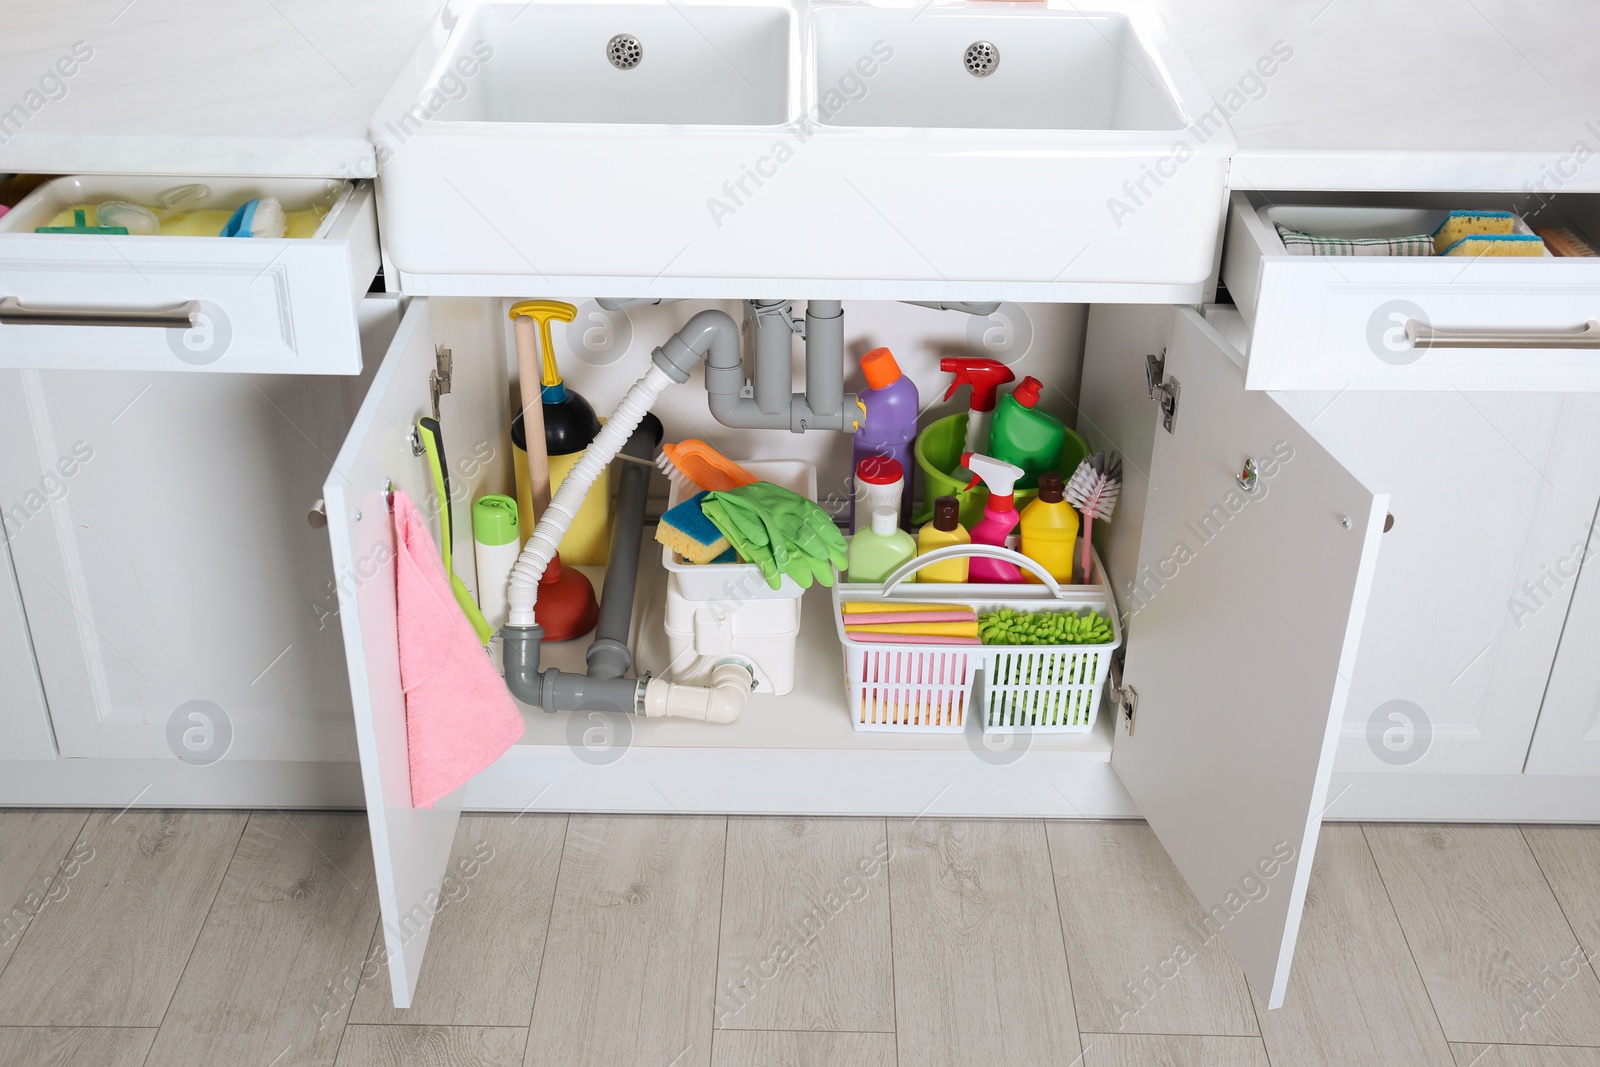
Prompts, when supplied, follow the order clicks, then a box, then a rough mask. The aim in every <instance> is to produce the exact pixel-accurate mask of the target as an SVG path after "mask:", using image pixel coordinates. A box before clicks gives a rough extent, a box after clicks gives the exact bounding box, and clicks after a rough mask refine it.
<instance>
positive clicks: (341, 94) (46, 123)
mask: <svg viewBox="0 0 1600 1067" xmlns="http://www.w3.org/2000/svg"><path fill="white" fill-rule="evenodd" d="M440 7H441V4H440V0H331V2H330V0H207V2H199V3H197V2H195V0H83V2H74V3H71V4H64V3H61V2H60V0H7V2H6V4H5V13H4V16H3V18H0V142H3V143H0V171H10V172H19V173H24V172H34V173H38V172H43V173H68V174H81V173H96V172H98V173H102V174H106V173H110V174H115V173H153V174H194V175H203V174H219V175H220V174H233V175H247V176H253V175H267V176H305V177H352V178H354V177H371V176H372V175H373V174H374V173H376V171H375V164H374V161H373V158H372V146H371V144H370V141H369V138H368V135H367V123H368V120H369V119H370V118H371V116H372V114H373V112H375V111H376V110H377V109H378V102H379V101H380V100H381V99H382V98H383V94H384V93H386V92H388V90H389V87H390V86H391V85H392V84H394V80H395V76H396V75H397V74H398V72H399V70H400V68H401V66H402V65H403V64H404V62H405V60H406V57H407V56H409V55H410V54H411V52H412V51H413V50H414V49H415V48H416V45H417V42H418V41H420V40H421V39H422V34H423V29H424V27H425V26H426V24H427V21H428V19H429V18H432V17H433V16H434V14H435V13H436V12H438V11H439V9H440ZM77 42H83V44H84V45H87V47H88V48H89V49H91V50H92V55H91V56H90V58H89V59H88V60H87V61H85V62H82V63H81V64H78V65H77V67H76V70H75V71H74V73H73V74H72V76H71V77H67V78H60V75H59V73H57V72H56V68H55V65H56V63H57V62H58V61H59V60H61V59H62V58H63V57H70V56H72V54H73V46H74V44H75V43H77ZM80 54H82V50H81V46H80ZM71 66H72V64H71V63H70V62H69V63H68V67H71ZM56 78H59V81H52V82H51V83H50V84H46V85H44V86H41V84H40V82H41V79H56ZM57 85H64V87H65V95H61V90H60V89H59V88H56V86H57ZM30 91H31V92H35V93H38V94H39V95H37V96H35V97H33V98H32V102H33V103H35V104H41V103H42V106H39V107H38V108H37V110H36V111H35V112H33V113H32V114H30V115H28V117H27V119H26V121H25V122H24V123H23V124H22V126H21V129H20V130H16V128H15V126H14V125H12V126H8V125H6V115H7V114H8V111H9V109H11V108H12V106H13V105H16V104H22V105H24V106H26V104H27V103H28V102H29V101H28V99H27V94H28V93H29V92H30ZM52 94H53V95H56V96H58V97H59V98H58V99H46V97H47V96H48V95H52ZM9 113H10V114H12V115H13V116H14V115H15V112H9ZM13 122H15V119H14V118H13ZM14 131H15V132H14Z"/></svg>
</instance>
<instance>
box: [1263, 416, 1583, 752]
mask: <svg viewBox="0 0 1600 1067" xmlns="http://www.w3.org/2000/svg"><path fill="white" fill-rule="evenodd" d="M1288 398H1289V401H1290V403H1291V404H1292V405H1293V407H1294V409H1295V410H1296V411H1297V412H1298V413H1299V414H1300V415H1301V416H1302V417H1303V418H1307V419H1310V420H1313V421H1314V422H1315V425H1316V426H1317V428H1318V429H1319V430H1321V431H1322V432H1324V433H1325V434H1326V435H1327V436H1328V437H1329V439H1330V440H1332V441H1334V442H1336V443H1337V444H1338V445H1339V447H1340V448H1341V449H1342V450H1343V451H1344V452H1345V454H1347V455H1349V456H1350V457H1351V458H1352V459H1353V460H1354V462H1356V463H1357V464H1359V465H1360V466H1361V469H1362V470H1364V471H1367V472H1370V473H1371V475H1372V477H1374V478H1376V479H1378V480H1380V481H1381V482H1382V484H1383V485H1384V487H1385V488H1387V489H1388V490H1389V491H1390V494H1391V499H1390V507H1389V510H1390V511H1391V512H1392V513H1393V515H1394V525H1393V528H1392V529H1390V530H1389V532H1388V533H1386V534H1384V536H1383V554H1382V556H1381V558H1380V559H1379V562H1378V573H1377V577H1376V578H1375V579H1374V582H1373V592H1372V603H1371V607H1370V609H1369V613H1368V617H1367V625H1366V629H1365V631H1364V632H1363V637H1362V642H1361V651H1360V654H1359V655H1358V656H1357V658H1356V667H1355V673H1354V675H1353V676H1352V681H1351V689H1350V702H1349V706H1348V709H1347V714H1346V719H1345V723H1344V729H1343V736H1342V738H1341V740H1340V744H1339V756H1338V769H1339V770H1340V771H1350V772H1402V773H1456V774H1460V773H1476V774H1518V773H1520V772H1521V771H1522V768H1523V761H1524V759H1525V758H1526V756H1527V754H1528V744H1529V740H1530V738H1531V737H1532V735H1533V730H1534V722H1535V720H1536V719H1538V718H1539V705H1540V700H1541V699H1542V698H1543V697H1544V692H1545V683H1546V681H1547V680H1549V679H1550V677H1551V676H1550V670H1551V664H1552V662H1553V661H1554V660H1555V657H1556V648H1557V644H1558V643H1562V645H1563V647H1573V646H1572V645H1571V641H1572V638H1571V637H1570V635H1571V634H1572V629H1571V626H1570V624H1569V626H1568V634H1569V636H1568V637H1566V638H1563V636H1562V625H1563V622H1564V621H1565V620H1566V618H1567V608H1568V603H1569V601H1571V599H1572V596H1573V588H1574V586H1575V584H1576V580H1577V576H1578V568H1579V564H1580V563H1581V562H1582V560H1583V557H1584V545H1585V542H1586V541H1587V540H1588V537H1589V529H1590V524H1591V522H1592V520H1593V518H1594V512H1595V502H1596V501H1597V500H1600V462H1597V461H1596V458H1595V457H1596V456H1600V396H1594V395H1592V394H1570V395H1566V396H1561V395H1554V394H1542V393H1462V392H1455V391H1449V392H1429V393H1407V394H1398V393H1395V394H1388V393H1370V392H1368V393H1358V392H1355V391H1353V390H1352V391H1347V392H1344V393H1340V394H1338V395H1337V396H1335V395H1330V394H1322V393H1292V394H1288ZM1574 610H1576V606H1575V607H1574ZM1577 647H1582V645H1581V644H1580V645H1578V646H1577ZM1589 647H1590V649H1591V650H1592V649H1593V647H1594V646H1593V645H1590V646H1589ZM1590 658H1592V656H1591V657H1590ZM1560 699H1562V700H1565V699H1568V697H1567V696H1563V697H1562V698H1560Z"/></svg>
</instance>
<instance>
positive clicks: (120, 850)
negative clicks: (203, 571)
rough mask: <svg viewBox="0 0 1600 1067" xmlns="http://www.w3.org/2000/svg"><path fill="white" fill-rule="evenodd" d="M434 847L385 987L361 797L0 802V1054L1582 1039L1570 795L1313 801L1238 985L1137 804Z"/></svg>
mask: <svg viewBox="0 0 1600 1067" xmlns="http://www.w3.org/2000/svg"><path fill="white" fill-rule="evenodd" d="M452 869H453V870H455V871H457V872H458V874H459V877H458V878H457V879H456V880H455V881H454V882H453V883H452V885H451V886H450V887H449V892H448V893H447V894H446V898H445V899H446V902H445V904H444V905H443V907H442V908H441V910H440V911H439V913H438V917H437V918H436V920H435V925H434V930H433V933H432V935H431V938H432V939H431V941H430V944H429V948H428V955H427V962H426V964H425V965H424V968H423V972H422V980H421V987H420V988H419V990H418V992H417V996H416V1000H415V1007H413V1008H412V1009H410V1010H408V1011H404V1012H400V1011H396V1010H394V1009H393V1008H392V1007H390V1001H389V988H388V978H387V972H386V970H385V967H384V965H383V955H382V952H383V938H382V936H381V933H380V931H379V923H378V904H377V895H376V891H375V889H374V886H373V876H372V855H371V850H370V848H369V844H368V841H367V835H366V822H365V819H364V818H363V817H362V816H360V815H351V814H316V813H295V814H288V815H285V814H283V813H280V812H272V813H265V812H256V813H241V812H198V811H186V812H154V811H151V812H143V811H141V812H134V811H129V812H123V813H114V812H82V811H77V812H62V811H42V812H28V811H10V812H0V894H3V896H4V900H5V901H6V902H8V903H9V908H10V910H9V912H8V913H7V915H6V916H5V917H4V920H3V931H0V1065H4V1067H47V1065H48V1067H68V1065H71V1067H173V1065H186V1067H187V1065H194V1067H219V1065H221V1067H311V1065H324V1067H400V1065H407V1067H411V1065H415V1067H435V1065H437V1067H476V1065H482V1067H544V1065H550V1067H591V1065H592V1067H629V1065H635V1067H1035V1065H1037V1067H1078V1065H1081V1067H1268V1065H1270V1067H1301V1065H1321V1064H1327V1065H1333V1067H1361V1065H1369V1064H1370V1065H1372V1067H1380V1065H1381V1067H1392V1065H1404V1067H1600V976H1597V974H1596V970H1595V957H1596V955H1600V827H1531V826H1530V827H1521V828H1519V827H1514V826H1418V825H1370V826H1357V825H1349V824H1336V825H1329V826H1327V827H1325V828H1324V829H1323V833H1322V841H1321V844H1320V846H1319V848H1318V851H1317V856H1316V863H1315V868H1314V870H1313V872H1312V877H1311V890H1310V897H1309V901H1308V904H1307V907H1306V915H1305V925H1304V928H1303V930H1302V933H1301V937H1300V946H1299V951H1298V953H1297V955H1296V959H1295V969H1294V976H1293V979H1292V980H1291V982H1290V986H1289V997H1288V1003H1287V1005H1286V1006H1285V1007H1284V1008H1282V1009H1280V1010H1277V1011H1270V1012H1269V1011H1267V1010H1266V1008H1265V1006H1264V1004H1263V1002H1262V999H1261V997H1260V995H1259V994H1257V993H1256V992H1254V991H1253V990H1252V989H1251V988H1250V987H1249V986H1248V985H1247V984H1246V983H1245V981H1244V978H1243V976H1242V975H1241V974H1240V973H1239V969H1238V967H1237V966H1236V965H1235V964H1234V962H1233V960H1232V958H1231V957H1230V956H1229V955H1228V951H1227V949H1226V948H1225V947H1224V946H1223V945H1222V943H1221V942H1220V941H1218V940H1211V941H1209V942H1207V941H1202V940H1200V939H1198V938H1196V936H1195V931H1196V930H1197V929H1203V927H1202V926H1201V923H1200V917H1201V911H1200V907H1199V905H1198V904H1197V903H1196V901H1195V900H1194V898H1193V897H1192V896H1191V895H1190V894H1189V892H1188V890H1187V889H1185V888H1184V886H1183V884H1182V882H1181V881H1180V880H1179V878H1178V876H1177V873H1176V872H1175V871H1174V870H1173V868H1172V865H1171V863H1170V862H1169V861H1168V860H1167V857H1166V855H1165V853H1164V852H1163V851H1162V849H1161V847H1160V845H1159V844H1158V843H1157V842H1156V841H1155V838H1154V837H1153V836H1152V835H1151V833H1150V831H1149V829H1148V828H1147V827H1145V826H1144V825H1143V824H1142V823H1094V822H1041V821H1025V820H1018V821H1005V822H980V821H948V822H947V821H939V820H935V819H918V820H895V819H890V820H884V819H784V818H765V819H763V818H720V817H715V818H713V817H676V816H671V817H668V816H595V815H581V816H580V815H574V816H570V817H568V816H560V815H524V816H500V815H476V816H468V817H465V818H463V819H462V822H461V828H460V831H459V832H458V834H457V837H456V846H455V855H454V856H453V857H452ZM1177 944H1184V945H1186V946H1188V947H1189V948H1190V949H1191V951H1189V952H1186V953H1185V954H1184V956H1185V958H1186V962H1185V963H1184V965H1183V966H1182V967H1181V968H1178V969H1177V972H1176V974H1175V975H1172V976H1170V977H1169V976H1168V975H1169V972H1170V971H1171V970H1172V968H1170V967H1163V966H1162V962H1163V960H1165V959H1166V958H1168V957H1169V956H1170V955H1171V954H1172V951H1173V946H1174V945H1177Z"/></svg>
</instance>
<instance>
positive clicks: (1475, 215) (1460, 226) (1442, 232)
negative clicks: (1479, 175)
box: [1433, 211, 1517, 256]
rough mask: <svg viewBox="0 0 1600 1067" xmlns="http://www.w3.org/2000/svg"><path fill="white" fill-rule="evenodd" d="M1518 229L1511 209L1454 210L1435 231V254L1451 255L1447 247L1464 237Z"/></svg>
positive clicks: (1512, 231)
mask: <svg viewBox="0 0 1600 1067" xmlns="http://www.w3.org/2000/svg"><path fill="white" fill-rule="evenodd" d="M1516 230H1517V219H1516V216H1515V215H1513V214H1511V212H1509V211H1452V212H1450V214H1449V215H1446V216H1445V220H1444V221H1443V222H1442V223H1440V224H1439V228H1438V229H1437V230H1434V231H1433V251H1434V254H1435V255H1440V256H1444V255H1449V254H1451V253H1449V252H1448V251H1447V249H1449V248H1450V247H1451V246H1452V245H1454V244H1456V242H1458V241H1460V240H1461V239H1462V238H1463V237H1477V236H1479V235H1481V234H1505V235H1509V234H1513V233H1516ZM1457 254H1459V253H1457ZM1512 254H1513V255H1514V254H1516V253H1512Z"/></svg>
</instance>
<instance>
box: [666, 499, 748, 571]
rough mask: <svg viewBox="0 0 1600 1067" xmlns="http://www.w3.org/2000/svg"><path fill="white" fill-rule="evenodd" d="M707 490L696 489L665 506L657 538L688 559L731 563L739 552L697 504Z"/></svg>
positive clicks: (735, 559) (736, 558)
mask: <svg viewBox="0 0 1600 1067" xmlns="http://www.w3.org/2000/svg"><path fill="white" fill-rule="evenodd" d="M705 497H706V494H705V493H703V492H701V493H696V494H695V495H694V496H692V497H690V498H689V499H688V500H685V501H682V502H681V503H679V504H677V505H676V506H675V507H671V508H668V509H667V511H666V514H664V515H662V516H661V522H660V523H659V524H658V525H657V526H656V540H657V541H659V542H661V543H662V544H664V545H666V546H667V547H668V548H670V549H672V551H674V552H676V553H677V554H678V555H680V556H682V557H683V558H684V560H685V561H686V562H689V563H734V562H737V560H738V558H739V557H738V555H737V553H735V552H734V551H733V547H732V546H731V545H729V544H728V539H727V538H726V537H724V536H722V531H721V530H718V529H717V528H716V527H715V526H713V525H712V524H711V520H710V519H708V518H706V516H705V512H703V511H701V510H700V504H701V502H702V501H703V500H705Z"/></svg>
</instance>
